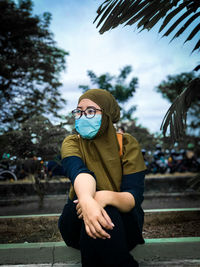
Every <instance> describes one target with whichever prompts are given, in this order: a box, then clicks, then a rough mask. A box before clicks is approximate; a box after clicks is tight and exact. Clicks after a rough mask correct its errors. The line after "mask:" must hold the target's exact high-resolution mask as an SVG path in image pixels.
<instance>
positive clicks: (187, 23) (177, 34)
mask: <svg viewBox="0 0 200 267" xmlns="http://www.w3.org/2000/svg"><path fill="white" fill-rule="evenodd" d="M199 16H200V12H197V13H196V14H195V15H193V16H192V17H191V18H189V19H188V21H187V22H186V23H185V24H184V25H183V26H182V27H181V28H180V30H179V31H178V32H177V33H176V34H175V35H174V37H173V38H172V40H174V39H175V38H177V37H179V36H180V35H181V34H182V33H183V32H184V31H185V30H186V28H187V27H188V26H189V25H190V24H191V23H192V22H193V21H194V20H195V19H196V18H198V17H199Z"/></svg>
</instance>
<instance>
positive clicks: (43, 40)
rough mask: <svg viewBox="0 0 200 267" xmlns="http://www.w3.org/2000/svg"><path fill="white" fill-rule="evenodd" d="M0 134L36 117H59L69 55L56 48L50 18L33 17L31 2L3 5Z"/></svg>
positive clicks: (11, 0)
mask: <svg viewBox="0 0 200 267" xmlns="http://www.w3.org/2000/svg"><path fill="white" fill-rule="evenodd" d="M0 13H1V16H0V24H1V27H0V89H1V90H0V109H1V117H0V123H1V124H2V126H3V127H2V126H1V131H5V130H8V129H9V128H10V129H11V128H13V127H15V126H17V125H18V123H23V122H25V121H26V120H27V119H28V118H30V117H31V116H33V115H40V114H51V115H53V116H58V113H57V112H58V110H59V109H61V108H62V104H64V103H65V100H64V99H62V98H61V94H60V92H59V87H60V86H61V83H60V82H59V74H60V72H61V71H63V70H64V69H65V56H67V55H68V53H67V52H65V51H64V50H62V49H59V48H58V47H57V46H56V43H55V41H54V40H53V34H52V33H51V32H50V30H49V25H50V21H51V14H50V13H44V14H43V15H42V16H41V17H39V16H36V15H33V14H32V2H31V0H21V1H19V2H18V4H17V3H16V1H14V0H9V1H8V0H2V1H0Z"/></svg>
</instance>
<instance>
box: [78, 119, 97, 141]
mask: <svg viewBox="0 0 200 267" xmlns="http://www.w3.org/2000/svg"><path fill="white" fill-rule="evenodd" d="M101 118H102V116H101V115H100V114H96V115H95V116H94V117H93V118H92V119H88V118H86V117H85V115H83V116H82V117H81V118H80V119H78V120H75V128H76V131H77V132H78V133H79V134H80V135H81V137H83V138H86V139H92V138H93V137H95V135H96V134H97V133H98V131H99V129H100V127H101Z"/></svg>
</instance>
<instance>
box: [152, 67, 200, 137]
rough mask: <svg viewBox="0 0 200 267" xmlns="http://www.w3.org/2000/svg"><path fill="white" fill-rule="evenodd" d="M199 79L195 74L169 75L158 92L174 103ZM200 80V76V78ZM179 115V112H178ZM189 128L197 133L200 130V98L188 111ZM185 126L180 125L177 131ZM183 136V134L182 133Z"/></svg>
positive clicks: (159, 86)
mask: <svg viewBox="0 0 200 267" xmlns="http://www.w3.org/2000/svg"><path fill="white" fill-rule="evenodd" d="M195 78H198V77H197V75H195V73H194V72H188V73H181V74H178V75H169V76H167V78H166V80H164V81H162V82H161V83H160V84H159V85H158V86H157V87H156V89H157V91H158V92H159V93H161V94H162V96H163V97H164V98H166V99H167V100H168V101H170V102H171V103H173V102H174V101H175V100H176V98H177V95H181V94H182V93H183V91H184V89H185V88H186V87H187V86H188V84H189V83H190V82H191V81H192V80H194V79H195ZM199 78H200V76H199ZM187 101H188V102H189V101H190V99H189V96H187ZM176 114H178V112H176ZM187 116H188V127H189V128H190V130H195V131H196V132H197V131H198V130H200V98H198V97H197V98H196V99H195V100H194V101H193V102H192V104H191V107H190V108H189V110H188V114H187ZM183 127H184V126H183V125H181V124H179V129H177V131H180V132H181V131H182V130H183ZM180 135H181V133H180Z"/></svg>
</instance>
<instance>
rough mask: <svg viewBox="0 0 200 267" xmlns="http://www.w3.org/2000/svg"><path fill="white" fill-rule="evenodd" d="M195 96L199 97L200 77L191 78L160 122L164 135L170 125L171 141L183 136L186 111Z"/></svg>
mask: <svg viewBox="0 0 200 267" xmlns="http://www.w3.org/2000/svg"><path fill="white" fill-rule="evenodd" d="M196 98H200V78H196V79H194V80H192V81H191V82H190V83H189V84H188V86H187V88H186V89H185V90H184V91H183V92H182V93H181V94H180V95H179V96H178V97H177V98H176V100H175V101H174V102H173V104H172V105H171V107H170V108H169V109H168V111H167V113H166V114H165V116H164V119H163V121H162V124H161V130H162V132H163V135H164V136H165V135H166V132H167V128H168V126H170V137H171V139H172V141H173V142H175V141H177V140H178V139H179V138H181V137H182V136H184V132H185V128H186V113H187V110H188V108H189V107H190V105H191V103H192V102H193V101H194V100H195V99H196Z"/></svg>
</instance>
